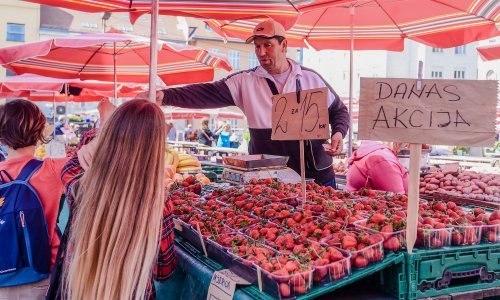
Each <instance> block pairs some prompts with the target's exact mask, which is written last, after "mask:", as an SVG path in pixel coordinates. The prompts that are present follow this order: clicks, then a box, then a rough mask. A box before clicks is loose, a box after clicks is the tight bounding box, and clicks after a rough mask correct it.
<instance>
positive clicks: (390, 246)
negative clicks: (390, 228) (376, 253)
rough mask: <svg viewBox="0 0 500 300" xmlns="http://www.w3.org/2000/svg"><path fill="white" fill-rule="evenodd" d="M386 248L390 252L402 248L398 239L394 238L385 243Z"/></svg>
mask: <svg viewBox="0 0 500 300" xmlns="http://www.w3.org/2000/svg"><path fill="white" fill-rule="evenodd" d="M384 248H385V249H387V250H389V251H398V250H399V249H400V248H401V243H400V242H399V240H398V238H397V237H395V236H392V237H390V238H388V239H387V240H385V241H384Z"/></svg>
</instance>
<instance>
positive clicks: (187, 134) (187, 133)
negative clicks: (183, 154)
mask: <svg viewBox="0 0 500 300" xmlns="http://www.w3.org/2000/svg"><path fill="white" fill-rule="evenodd" d="M184 140H185V141H187V142H191V141H193V125H191V124H188V126H187V127H186V129H184Z"/></svg>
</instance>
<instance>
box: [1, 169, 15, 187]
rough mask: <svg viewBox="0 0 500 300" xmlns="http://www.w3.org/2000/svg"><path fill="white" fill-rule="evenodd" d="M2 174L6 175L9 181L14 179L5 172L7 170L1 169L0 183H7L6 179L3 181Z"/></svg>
mask: <svg viewBox="0 0 500 300" xmlns="http://www.w3.org/2000/svg"><path fill="white" fill-rule="evenodd" d="M3 175H5V176H7V178H8V179H9V182H11V181H14V179H12V177H11V176H10V175H9V173H7V171H5V170H1V171H0V183H1V184H4V183H7V181H5V178H3Z"/></svg>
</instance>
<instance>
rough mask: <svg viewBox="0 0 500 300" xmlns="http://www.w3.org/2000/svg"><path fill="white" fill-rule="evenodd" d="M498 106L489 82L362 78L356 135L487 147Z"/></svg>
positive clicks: (400, 140)
mask: <svg viewBox="0 0 500 300" xmlns="http://www.w3.org/2000/svg"><path fill="white" fill-rule="evenodd" d="M496 105H497V82H496V81H493V80H422V85H421V89H420V90H417V83H416V80H415V79H397V78H361V95H360V100H359V138H360V139H366V140H381V141H394V142H410V143H418V144H424V143H428V144H438V145H452V146H458V145H463V146H491V145H493V143H494V140H495V121H496V120H495V118H496Z"/></svg>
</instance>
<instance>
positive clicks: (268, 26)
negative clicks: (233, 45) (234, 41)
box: [246, 19, 286, 44]
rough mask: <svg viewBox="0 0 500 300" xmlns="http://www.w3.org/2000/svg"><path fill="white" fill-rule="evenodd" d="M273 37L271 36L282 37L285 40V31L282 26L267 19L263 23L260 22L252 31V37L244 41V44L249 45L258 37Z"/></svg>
mask: <svg viewBox="0 0 500 300" xmlns="http://www.w3.org/2000/svg"><path fill="white" fill-rule="evenodd" d="M258 36H263V37H273V36H282V37H284V38H286V30H285V27H283V25H281V24H280V23H278V22H276V21H274V20H273V19H267V20H265V21H263V22H260V23H259V24H257V26H255V28H254V29H253V35H252V36H251V37H249V38H248V39H247V40H246V43H247V44H248V43H251V42H253V40H254V39H255V38H256V37H258Z"/></svg>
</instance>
